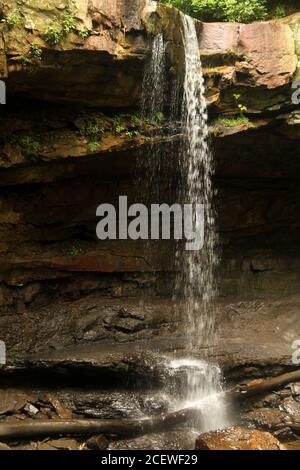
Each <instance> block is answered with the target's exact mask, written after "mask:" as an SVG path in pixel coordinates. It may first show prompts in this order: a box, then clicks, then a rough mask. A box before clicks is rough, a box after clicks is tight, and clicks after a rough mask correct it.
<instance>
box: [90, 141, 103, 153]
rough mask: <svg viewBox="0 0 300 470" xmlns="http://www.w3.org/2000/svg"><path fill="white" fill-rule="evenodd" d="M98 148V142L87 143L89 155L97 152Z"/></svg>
mask: <svg viewBox="0 0 300 470" xmlns="http://www.w3.org/2000/svg"><path fill="white" fill-rule="evenodd" d="M99 146H100V144H99V142H96V141H91V142H89V143H88V150H89V152H91V153H94V152H97V150H99Z"/></svg>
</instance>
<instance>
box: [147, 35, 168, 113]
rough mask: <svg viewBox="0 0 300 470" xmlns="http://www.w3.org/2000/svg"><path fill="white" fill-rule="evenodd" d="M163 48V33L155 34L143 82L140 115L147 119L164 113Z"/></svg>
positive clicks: (164, 77)
mask: <svg viewBox="0 0 300 470" xmlns="http://www.w3.org/2000/svg"><path fill="white" fill-rule="evenodd" d="M165 47H166V46H165V42H164V37H163V33H159V34H157V36H155V38H154V39H153V43H152V52H151V58H150V61H149V63H148V64H147V66H146V69H145V74H144V80H143V93H142V115H143V116H144V117H147V118H149V117H150V118H155V115H156V114H157V113H163V111H164V102H165V81H166V73H165V72H166V70H165V68H166V65H165Z"/></svg>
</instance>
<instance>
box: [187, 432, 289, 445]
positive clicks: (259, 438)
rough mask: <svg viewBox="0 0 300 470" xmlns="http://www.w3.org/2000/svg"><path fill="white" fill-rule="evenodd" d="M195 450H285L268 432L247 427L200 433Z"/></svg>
mask: <svg viewBox="0 0 300 470" xmlns="http://www.w3.org/2000/svg"><path fill="white" fill-rule="evenodd" d="M196 450H286V449H285V447H284V446H283V445H282V444H280V442H279V441H278V440H277V439H276V438H275V437H273V436H272V435H271V434H270V433H267V432H262V431H257V430H253V429H248V428H241V427H232V428H228V429H225V430H223V431H213V432H210V433H206V434H202V435H200V436H199V437H198V439H197V441H196Z"/></svg>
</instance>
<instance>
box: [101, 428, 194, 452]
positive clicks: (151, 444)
mask: <svg viewBox="0 0 300 470" xmlns="http://www.w3.org/2000/svg"><path fill="white" fill-rule="evenodd" d="M196 436H197V433H196V432H192V431H172V432H166V433H155V434H148V435H146V436H142V437H138V438H136V439H128V440H120V441H115V442H111V443H110V444H109V447H108V450H144V449H147V450H183V449H184V450H193V449H194V447H195V438H196Z"/></svg>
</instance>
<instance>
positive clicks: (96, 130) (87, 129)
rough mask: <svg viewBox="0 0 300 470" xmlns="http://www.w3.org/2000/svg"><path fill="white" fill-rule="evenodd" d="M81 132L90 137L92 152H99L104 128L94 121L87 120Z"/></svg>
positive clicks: (90, 150)
mask: <svg viewBox="0 0 300 470" xmlns="http://www.w3.org/2000/svg"><path fill="white" fill-rule="evenodd" d="M80 133H81V134H82V135H84V136H86V137H87V138H88V141H89V142H88V150H89V152H91V153H94V152H97V150H99V147H100V141H101V138H102V134H103V133H104V128H103V127H99V126H98V124H97V123H96V122H94V121H87V122H86V123H85V124H84V125H83V126H82V127H81V128H80Z"/></svg>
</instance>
